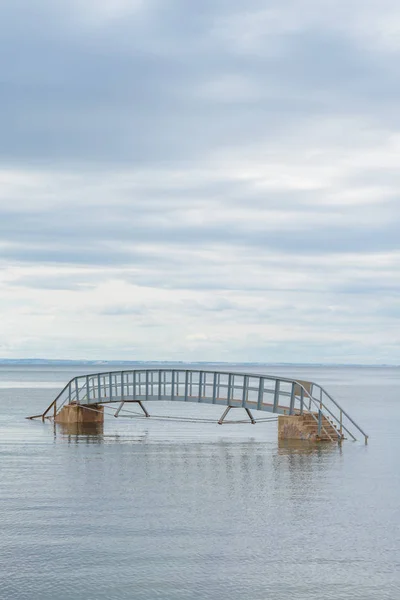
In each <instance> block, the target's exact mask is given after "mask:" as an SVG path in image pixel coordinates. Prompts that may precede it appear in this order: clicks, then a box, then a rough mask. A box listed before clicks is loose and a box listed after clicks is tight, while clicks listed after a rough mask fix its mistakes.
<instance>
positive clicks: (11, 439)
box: [0, 366, 400, 600]
mask: <svg viewBox="0 0 400 600" xmlns="http://www.w3.org/2000/svg"><path fill="white" fill-rule="evenodd" d="M117 369H118V367H115V370H117ZM87 370H89V371H90V370H91V367H89V369H88V367H84V368H82V367H76V368H65V367H25V368H20V367H18V368H17V367H0V598H1V600H3V599H4V600H13V599H18V600H22V599H25V598H26V599H29V600H32V599H33V600H54V599H55V598H57V599H60V600H64V599H65V600H66V599H84V600H102V599H106V598H107V599H112V600H114V599H115V600H119V599H128V598H129V599H137V600H142V599H143V600H144V599H146V600H152V599H156V598H160V599H163V600H189V599H190V600H191V599H206V600H208V599H210V600H247V599H248V600H267V599H274V600H286V599H288V598H293V599H296V600H303V599H304V600H306V599H307V600H314V599H318V600H320V599H323V598H325V599H328V600H329V599H331V598H332V599H333V598H334V599H336V600H341V599H360V600H377V599H379V600H383V599H386V598H387V599H390V600H397V599H399V600H400V467H399V462H400V435H399V432H400V397H399V390H400V369H398V368H322V367H321V368H294V367H292V368H289V367H287V368H283V367H282V368H276V367H274V368H270V369H268V368H267V367H257V368H255V369H253V371H255V372H265V373H272V374H282V375H286V376H293V377H300V378H302V379H313V380H315V381H317V382H318V383H321V384H322V385H324V386H326V387H327V389H328V391H331V392H332V394H333V396H334V397H335V398H336V399H337V400H338V401H339V403H341V404H343V405H344V407H345V408H346V409H348V411H349V412H350V414H351V415H352V416H354V417H355V419H356V421H357V422H359V424H360V425H361V426H362V427H363V428H364V429H365V430H366V431H367V433H369V434H370V443H369V445H368V446H365V445H363V444H362V443H361V442H360V443H351V442H345V443H344V444H343V446H342V447H341V448H340V447H338V446H337V445H333V444H332V445H320V446H314V447H312V446H311V447H309V446H307V444H305V445H300V446H297V447H290V446H288V445H280V444H278V441H277V426H276V423H260V424H257V425H255V426H254V425H250V424H240V425H238V424H236V425H235V424H232V425H230V424H227V425H223V426H218V425H216V424H215V423H196V422H195V423H187V422H177V421H173V420H161V419H160V420H158V419H155V418H154V419H148V420H136V419H114V418H113V417H109V418H106V421H105V426H104V432H103V433H102V434H99V435H92V436H90V435H81V436H76V435H68V434H66V433H62V432H61V431H60V430H59V429H57V428H56V429H55V428H54V426H53V425H52V424H50V423H45V424H42V423H41V422H31V421H26V420H25V419H24V417H25V416H27V415H30V414H36V413H40V412H42V410H43V408H44V407H46V405H47V404H48V403H49V402H50V401H51V400H52V399H54V397H55V395H56V393H57V391H58V390H59V389H60V388H61V387H63V385H64V384H65V383H66V382H67V381H68V380H69V379H70V378H71V377H72V376H74V375H77V374H81V373H85V372H86V371H87ZM238 370H244V367H243V366H241V367H239V368H238ZM247 370H249V369H247ZM148 408H149V409H150V411H151V413H152V414H153V415H184V416H193V417H202V416H206V417H209V418H214V417H215V420H217V419H218V418H219V416H220V414H221V412H222V409H221V407H215V406H207V405H201V406H199V405H197V404H190V405H184V406H183V405H182V404H180V403H179V404H178V403H176V404H170V403H155V404H153V403H151V404H149V405H148Z"/></svg>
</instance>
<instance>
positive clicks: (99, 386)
mask: <svg viewBox="0 0 400 600" xmlns="http://www.w3.org/2000/svg"><path fill="white" fill-rule="evenodd" d="M97 391H98V393H97V396H98V398H99V400H100V398H101V379H100V374H99V375H97Z"/></svg>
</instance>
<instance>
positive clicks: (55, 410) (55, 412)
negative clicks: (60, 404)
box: [53, 402, 57, 418]
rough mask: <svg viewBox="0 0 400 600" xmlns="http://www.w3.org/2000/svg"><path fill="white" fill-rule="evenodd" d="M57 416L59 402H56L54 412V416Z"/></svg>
mask: <svg viewBox="0 0 400 600" xmlns="http://www.w3.org/2000/svg"><path fill="white" fill-rule="evenodd" d="M56 416H57V402H54V413H53V417H54V418H56Z"/></svg>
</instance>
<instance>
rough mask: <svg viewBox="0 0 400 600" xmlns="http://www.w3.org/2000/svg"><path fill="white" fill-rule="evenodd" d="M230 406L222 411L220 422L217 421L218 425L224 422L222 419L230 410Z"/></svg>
mask: <svg viewBox="0 0 400 600" xmlns="http://www.w3.org/2000/svg"><path fill="white" fill-rule="evenodd" d="M231 408H232V407H231V406H228V407H227V408H226V410H225V411H224V414H223V415H222V417H221V418H220V420H219V421H218V425H222V423H223V422H224V419H225V417H226V415H227V414H228V412H229V411H230V410H231Z"/></svg>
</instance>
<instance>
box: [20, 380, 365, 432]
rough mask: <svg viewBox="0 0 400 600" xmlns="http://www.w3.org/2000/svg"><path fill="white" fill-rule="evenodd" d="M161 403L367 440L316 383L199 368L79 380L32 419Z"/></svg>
mask: <svg viewBox="0 0 400 600" xmlns="http://www.w3.org/2000/svg"><path fill="white" fill-rule="evenodd" d="M162 400H165V401H174V402H183V403H185V402H197V403H205V404H214V405H221V406H224V407H226V408H225V411H224V414H223V415H222V416H221V418H220V420H219V423H221V424H222V422H223V421H224V419H225V417H226V415H227V413H228V412H229V410H231V409H234V408H243V409H245V411H246V412H247V417H248V418H249V419H250V421H251V422H254V423H255V422H256V419H255V418H254V416H253V414H252V412H251V411H252V410H256V411H263V412H269V413H274V414H277V415H288V416H306V415H308V417H309V419H310V422H311V423H313V422H315V424H316V427H317V430H318V435H320V436H321V435H326V436H327V437H328V438H329V439H332V436H333V437H337V439H338V440H341V439H343V437H344V435H345V434H346V435H348V436H349V437H350V438H352V439H353V440H355V439H356V436H355V434H357V433H359V434H361V435H362V436H363V437H364V439H365V442H366V441H367V439H368V436H367V434H366V433H365V432H364V431H363V430H362V429H361V428H360V427H359V426H358V425H357V423H356V422H355V421H354V420H353V419H352V418H351V417H350V416H349V415H348V413H347V412H346V411H345V410H344V409H343V408H342V407H341V406H340V405H339V404H338V403H337V402H336V401H335V400H334V399H333V398H332V396H331V395H330V394H329V393H328V392H327V391H326V390H325V389H324V388H323V387H322V386H320V385H318V384H317V383H315V382H310V381H302V380H296V379H288V378H283V377H274V376H271V375H263V374H260V375H256V374H254V373H236V372H228V371H209V370H198V369H194V370H189V369H134V370H129V371H128V370H127V371H114V372H106V373H92V374H88V375H83V376H78V377H74V378H73V379H71V381H69V382H68V383H67V385H66V386H65V387H64V388H63V390H62V391H61V392H60V393H59V394H58V396H57V397H56V398H55V399H54V401H53V402H52V403H51V404H50V405H49V406H48V407H47V409H46V410H45V411H44V412H43V413H42V414H40V415H34V416H32V417H28V418H31V419H35V418H41V419H42V420H45V419H49V418H54V419H55V420H57V417H58V415H60V411H61V410H62V409H63V408H64V407H66V406H71V407H72V406H77V407H82V408H83V407H84V408H85V410H88V411H94V412H98V413H100V412H101V413H102V412H103V407H104V406H106V405H112V404H115V403H117V404H118V406H117V407H116V409H115V412H114V416H116V417H118V416H122V415H123V413H124V411H126V405H128V406H129V404H130V403H135V404H136V405H137V406H138V407H140V408H141V410H142V411H143V414H144V415H145V416H146V417H148V416H150V414H149V412H148V403H151V402H152V401H162Z"/></svg>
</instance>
